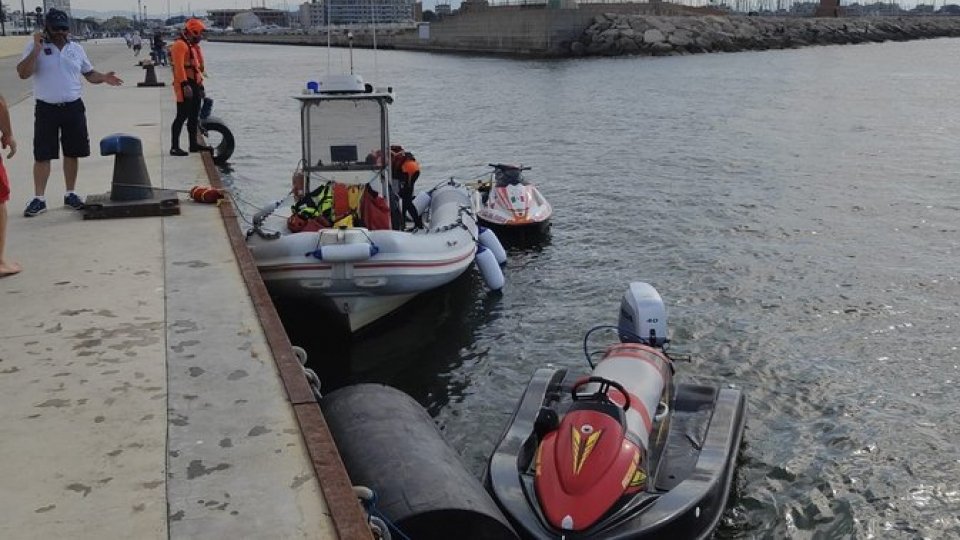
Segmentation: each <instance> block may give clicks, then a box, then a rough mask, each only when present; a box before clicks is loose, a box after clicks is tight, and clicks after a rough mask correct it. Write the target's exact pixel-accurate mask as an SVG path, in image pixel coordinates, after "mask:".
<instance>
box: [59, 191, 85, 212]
mask: <svg viewBox="0 0 960 540" xmlns="http://www.w3.org/2000/svg"><path fill="white" fill-rule="evenodd" d="M63 205H64V206H69V207H70V208H73V209H74V210H83V201H81V200H80V197H78V196H77V194H76V193H71V194H69V195H64V196H63Z"/></svg>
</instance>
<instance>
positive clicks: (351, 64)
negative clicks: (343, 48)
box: [347, 30, 353, 75]
mask: <svg viewBox="0 0 960 540" xmlns="http://www.w3.org/2000/svg"><path fill="white" fill-rule="evenodd" d="M347 41H348V42H349V43H350V74H351V75H353V32H351V31H350V30H347Z"/></svg>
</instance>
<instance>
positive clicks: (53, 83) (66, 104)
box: [17, 9, 123, 217]
mask: <svg viewBox="0 0 960 540" xmlns="http://www.w3.org/2000/svg"><path fill="white" fill-rule="evenodd" d="M69 36H70V18H69V17H68V16H67V14H66V13H64V12H63V11H60V10H58V9H50V10H49V11H48V12H47V16H46V20H45V24H44V31H43V32H37V33H36V34H34V36H33V40H32V41H30V42H29V43H28V44H27V46H26V48H25V49H24V51H23V58H22V59H21V60H20V63H19V64H17V74H18V75H20V78H21V79H28V78H30V77H31V76H32V77H33V97H34V98H36V100H37V104H36V109H35V111H34V129H33V159H34V164H33V187H34V190H35V192H34V193H35V194H36V196H35V197H34V199H33V200H32V201H30V204H28V205H27V209H26V210H24V211H23V215H24V216H27V217H33V216H36V215H37V214H42V213H43V212H46V211H47V202H46V198H45V197H44V195H43V194H44V192H45V191H46V189H47V180H48V179H49V178H50V160H53V159H59V157H60V146H61V141H62V143H63V177H64V180H65V181H66V185H67V192H66V194H65V195H64V196H63V204H65V205H67V206H70V207H73V208H75V209H77V210H80V209H82V208H83V200H82V199H81V198H80V196H78V195H77V194H76V192H75V191H74V189H75V188H76V185H77V170H78V167H79V165H80V163H79V159H78V158H82V157H87V156H89V155H90V137H89V135H88V134H87V117H86V108H85V107H84V106H83V100H81V99H80V97H81V95H82V94H83V83H82V81H81V80H80V76H81V75H83V78H85V79H86V80H87V81H88V82H90V83H91V84H100V83H107V84H109V85H110V86H119V85H121V84H123V81H122V80H120V78H119V77H117V76H116V75H115V74H114V72H112V71H110V72H107V73H100V72H99V71H95V70H94V69H93V65H91V64H90V60H89V59H88V58H87V53H86V52H85V51H84V50H83V47H81V46H80V44H79V43H77V42H75V41H70V37H69Z"/></svg>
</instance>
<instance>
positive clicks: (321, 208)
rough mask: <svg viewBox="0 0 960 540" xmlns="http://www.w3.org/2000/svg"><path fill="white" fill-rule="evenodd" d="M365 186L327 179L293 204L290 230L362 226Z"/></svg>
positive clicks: (302, 230)
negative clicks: (362, 200) (361, 209)
mask: <svg viewBox="0 0 960 540" xmlns="http://www.w3.org/2000/svg"><path fill="white" fill-rule="evenodd" d="M363 194H364V186H355V185H347V184H341V183H338V182H325V183H323V184H321V185H320V187H318V188H317V189H314V190H313V191H311V192H310V193H309V194H308V195H307V196H306V197H303V198H301V199H300V200H299V201H297V203H296V204H294V205H293V207H292V208H291V210H292V213H291V216H290V218H288V219H287V228H288V229H290V231H291V232H304V231H307V232H310V231H319V230H320V229H325V228H329V227H354V226H358V227H359V226H362V225H363V222H362V221H361V219H360V216H361V214H360V206H361V205H360V200H361V197H363Z"/></svg>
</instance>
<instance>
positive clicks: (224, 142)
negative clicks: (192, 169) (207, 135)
mask: <svg viewBox="0 0 960 540" xmlns="http://www.w3.org/2000/svg"><path fill="white" fill-rule="evenodd" d="M200 124H201V126H202V127H203V129H205V130H207V131H215V132H217V133H219V134H220V137H221V139H220V144H218V145H217V146H216V147H214V149H213V162H214V163H216V164H217V165H224V164H226V162H227V160H229V159H230V157H231V156H233V151H234V149H235V148H236V141H235V139H234V138H233V132H231V131H230V128H228V127H227V125H226V124H224V123H223V122H222V121H220V119H219V118H217V117H215V116H210V117H207V118H206V119H205V120H201V121H200Z"/></svg>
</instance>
